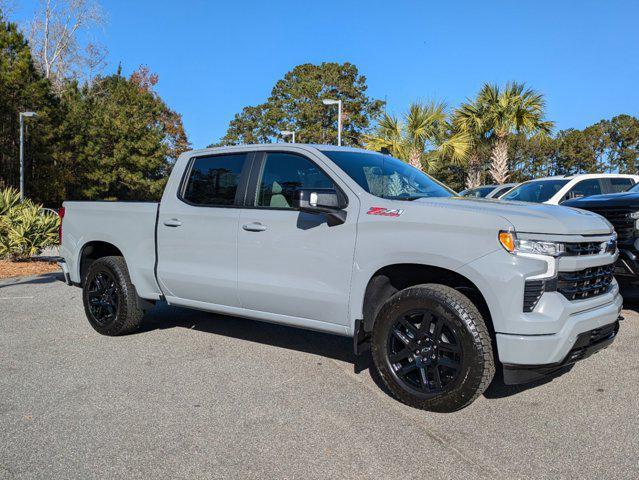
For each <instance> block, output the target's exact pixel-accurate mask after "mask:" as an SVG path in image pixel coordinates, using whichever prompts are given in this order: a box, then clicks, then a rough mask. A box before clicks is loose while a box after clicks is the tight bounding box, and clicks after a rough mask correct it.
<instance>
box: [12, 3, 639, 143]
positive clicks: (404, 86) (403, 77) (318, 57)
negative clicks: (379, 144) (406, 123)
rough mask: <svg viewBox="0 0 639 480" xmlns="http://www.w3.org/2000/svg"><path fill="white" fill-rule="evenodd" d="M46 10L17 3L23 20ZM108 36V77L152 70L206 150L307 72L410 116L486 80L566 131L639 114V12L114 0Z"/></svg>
mask: <svg viewBox="0 0 639 480" xmlns="http://www.w3.org/2000/svg"><path fill="white" fill-rule="evenodd" d="M36 4H37V2H36V1H35V0H22V1H21V2H19V3H18V5H17V8H16V11H15V12H14V15H13V18H14V19H17V20H19V21H24V20H25V19H26V18H28V17H29V16H30V15H31V14H32V12H33V11H34V9H35V6H36ZM101 4H102V6H103V8H104V10H105V11H106V12H107V14H108V24H107V25H106V27H105V28H104V30H103V31H100V32H98V34H97V35H96V36H97V37H98V38H99V39H100V41H101V42H102V43H104V44H106V45H107V47H108V49H109V52H110V55H109V62H110V69H111V71H112V70H113V69H115V67H116V66H117V64H118V62H121V63H122V66H123V72H124V73H126V74H129V73H130V72H131V71H133V70H134V69H135V68H137V66H138V65H140V64H146V65H148V66H149V67H150V68H151V70H153V71H155V72H156V73H158V74H159V77H160V82H159V84H158V86H157V90H158V91H159V93H160V95H161V96H162V97H163V98H164V99H165V101H166V102H167V103H168V104H169V106H170V107H171V108H173V109H174V110H176V111H178V112H180V113H181V114H182V115H183V120H184V125H185V127H186V130H187V133H188V135H189V139H190V141H191V143H192V145H193V146H194V147H203V146H206V145H207V144H209V143H211V142H213V141H215V140H217V139H219V137H221V136H222V135H223V134H224V133H225V131H226V127H227V125H228V122H229V120H231V119H232V118H233V115H234V114H235V113H236V112H238V111H240V110H241V109H242V107H244V106H246V105H253V104H257V103H260V102H262V101H264V100H265V99H266V98H267V97H268V95H269V93H270V90H271V88H272V87H273V85H274V83H275V82H276V81H277V80H278V79H279V78H281V77H282V76H283V75H284V74H285V73H286V72H287V71H288V70H290V69H291V68H293V67H294V66H295V65H298V64H300V63H307V62H310V63H320V62H323V61H336V62H344V61H349V62H352V63H354V64H355V65H357V67H358V68H359V70H360V72H361V73H362V74H363V75H365V76H366V77H367V80H368V86H369V90H368V92H369V94H370V95H371V96H373V97H377V98H381V99H384V98H386V100H387V101H388V107H387V108H388V111H389V112H394V113H401V112H402V111H403V110H404V109H405V108H406V107H407V106H408V104H409V103H410V102H411V101H413V100H420V99H423V100H429V99H437V100H444V101H446V102H447V103H448V104H449V105H451V106H455V105H457V104H458V103H459V102H460V101H463V100H464V99H465V98H467V97H470V96H473V95H474V94H475V93H476V92H477V90H478V89H479V88H480V86H481V85H482V84H483V83H484V82H498V83H504V82H506V81H508V80H517V81H524V82H526V83H527V84H528V85H530V86H531V87H533V88H535V89H537V90H540V91H541V92H543V93H544V94H545V95H546V98H547V102H548V117H549V118H550V119H551V120H554V121H555V122H556V123H557V127H558V128H560V129H563V128H569V127H575V128H582V127H584V126H586V125H589V124H591V123H594V122H596V121H598V120H600V119H602V118H609V117H612V116H614V115H617V114H620V113H628V114H632V115H635V116H638V115H639V28H638V27H637V19H639V2H638V1H636V0H632V1H631V0H627V1H615V0H611V1H601V0H599V1H587V0H581V1H571V0H564V1H545V0H544V1H541V0H538V1H534V2H533V1H529V2H521V1H512V0H511V1H483V2H480V1H457V2H435V1H421V2H420V1H402V0H395V1H393V2H389V1H377V0H368V1H349V0H340V1H336V0H324V1H316V2H313V1H306V2H305V1H303V0H300V1H277V0H271V1H263V0H262V1H253V0H251V1H234V2H228V1H224V2H216V1H204V0H182V1H175V0H172V1H171V0H102V1H101Z"/></svg>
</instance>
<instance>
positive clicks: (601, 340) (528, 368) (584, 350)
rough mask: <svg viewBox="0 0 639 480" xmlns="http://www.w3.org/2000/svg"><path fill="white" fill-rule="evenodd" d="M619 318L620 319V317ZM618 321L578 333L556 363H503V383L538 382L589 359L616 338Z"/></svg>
mask: <svg viewBox="0 0 639 480" xmlns="http://www.w3.org/2000/svg"><path fill="white" fill-rule="evenodd" d="M620 318H621V317H620ZM618 331H619V320H617V321H615V322H614V323H611V324H610V325H605V326H603V327H601V328H596V329H593V330H589V331H587V332H583V333H580V334H579V335H578V336H577V340H576V342H575V343H574V345H573V347H572V349H571V350H570V351H569V352H568V354H567V355H566V356H565V357H564V359H563V360H562V361H560V362H557V363H552V364H543V365H517V364H508V363H505V364H504V365H503V367H504V383H505V384H506V385H518V384H522V383H528V382H533V381H535V380H540V379H542V378H544V377H546V376H549V375H553V374H556V373H558V372H560V371H562V370H564V369H565V368H566V367H568V366H570V365H572V364H574V363H575V362H577V361H579V360H583V359H584V358H587V357H589V356H590V355H592V354H593V353H596V352H598V351H599V350H602V349H604V348H606V347H608V346H609V345H610V344H611V343H612V342H613V341H614V339H615V337H616V336H617V332H618Z"/></svg>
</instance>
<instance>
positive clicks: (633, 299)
mask: <svg viewBox="0 0 639 480" xmlns="http://www.w3.org/2000/svg"><path fill="white" fill-rule="evenodd" d="M619 287H620V290H619V291H620V292H621V296H622V297H623V308H625V309H627V310H634V311H635V312H639V284H634V285H629V284H623V283H622V284H620V285H619Z"/></svg>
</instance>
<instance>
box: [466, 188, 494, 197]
mask: <svg viewBox="0 0 639 480" xmlns="http://www.w3.org/2000/svg"><path fill="white" fill-rule="evenodd" d="M494 189H495V187H494V186H489V187H477V188H471V189H469V190H464V191H463V192H461V193H460V194H459V195H460V196H461V197H475V198H484V197H485V196H486V195H488V194H489V193H490V192H492V191H493V190H494Z"/></svg>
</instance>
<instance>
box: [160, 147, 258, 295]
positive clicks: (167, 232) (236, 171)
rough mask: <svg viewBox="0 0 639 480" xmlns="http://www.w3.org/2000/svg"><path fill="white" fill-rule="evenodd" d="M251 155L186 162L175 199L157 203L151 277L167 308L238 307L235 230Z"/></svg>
mask: <svg viewBox="0 0 639 480" xmlns="http://www.w3.org/2000/svg"><path fill="white" fill-rule="evenodd" d="M252 155H253V154H252V153H227V154H216V155H207V156H200V157H195V158H192V159H191V160H190V163H189V165H188V166H187V168H186V170H185V175H184V178H183V179H182V183H181V185H180V188H179V189H178V194H177V195H176V196H174V197H173V198H163V199H162V203H161V205H160V212H159V218H158V230H157V235H158V238H157V248H158V265H157V276H158V280H159V281H160V282H161V286H162V290H163V291H164V292H165V294H166V296H167V299H168V300H169V301H171V303H175V304H187V305H193V302H203V303H207V304H216V305H226V306H233V307H237V306H239V300H238V297H237V228H238V222H239V217H240V208H239V207H240V205H241V203H242V201H243V199H244V198H243V197H244V193H245V187H246V184H245V181H246V179H247V178H248V170H249V169H250V163H251V162H250V159H251V157H252Z"/></svg>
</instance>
